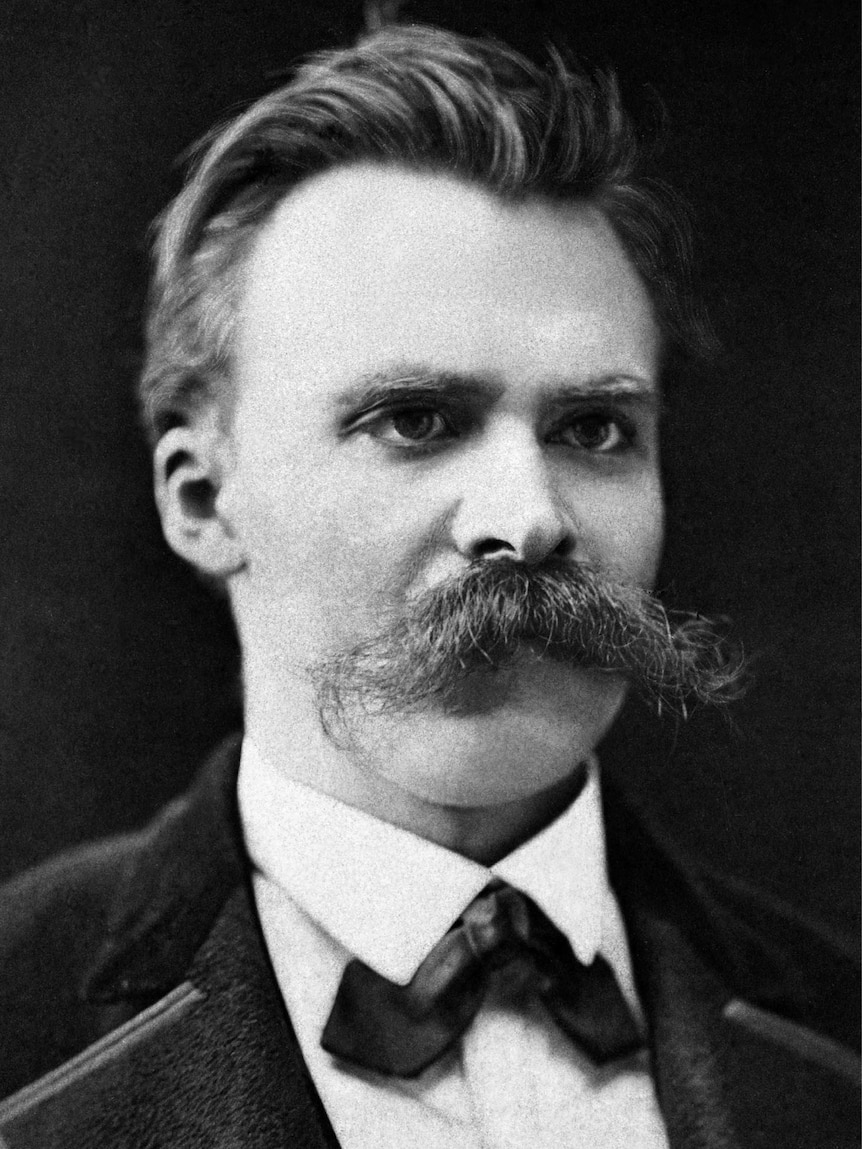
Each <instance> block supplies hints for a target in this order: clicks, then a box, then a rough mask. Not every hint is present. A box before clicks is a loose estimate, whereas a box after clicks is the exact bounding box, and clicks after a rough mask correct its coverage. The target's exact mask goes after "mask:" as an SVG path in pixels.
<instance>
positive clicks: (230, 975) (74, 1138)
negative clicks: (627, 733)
mask: <svg viewBox="0 0 862 1149" xmlns="http://www.w3.org/2000/svg"><path fill="white" fill-rule="evenodd" d="M237 763H238V743H237V742H236V741H234V742H233V743H232V744H230V745H229V746H227V747H225V748H223V749H222V751H221V752H220V753H219V754H218V755H217V756H216V757H215V758H214V759H213V760H212V762H211V763H210V764H209V765H208V766H207V767H206V768H205V770H204V771H203V773H202V774H201V776H200V777H199V779H198V781H197V782H196V784H195V785H194V787H193V788H192V790H191V791H190V792H189V794H188V795H186V796H185V797H183V798H181V799H179V800H178V801H176V802H174V803H173V804H172V805H171V806H169V807H168V808H167V809H166V810H165V812H164V813H163V814H162V815H161V816H160V817H158V818H157V819H156V820H155V822H154V823H153V824H152V825H151V826H150V827H149V828H147V829H146V830H144V831H143V832H141V833H138V834H133V835H129V836H124V837H121V838H117V839H113V840H111V841H108V842H105V843H101V844H98V845H95V846H92V847H89V848H85V849H83V850H78V851H76V852H74V853H71V854H69V855H66V856H65V857H63V858H61V859H58V860H57V861H54V862H52V863H49V864H47V865H45V866H43V867H41V868H39V869H37V870H35V871H32V872H31V873H29V874H26V875H24V876H22V877H20V878H18V879H17V880H15V881H14V882H13V883H12V884H11V885H9V886H7V887H6V888H5V890H3V891H2V893H0V970H2V982H3V985H2V991H0V1009H2V1012H1V1013H0V1027H2V1029H0V1040H2V1046H0V1096H4V1097H6V1096H7V1095H9V1094H11V1095H12V1096H10V1097H9V1098H8V1100H7V1101H6V1102H5V1103H2V1104H0V1136H2V1138H3V1139H5V1145H6V1146H9V1147H10V1149H24V1147H25V1146H26V1147H32V1149H36V1147H39V1149H53V1147H56V1149H59V1147H60V1146H62V1147H63V1149H77V1147H84V1146H86V1147H87V1149H108V1147H110V1149H118V1147H129V1149H141V1147H142V1146H171V1147H178V1149H183V1147H194V1149H203V1147H209V1146H214V1147H215V1146H219V1147H228V1146H230V1147H233V1146H237V1147H239V1146H242V1147H249V1149H254V1147H260V1149H264V1147H266V1149H286V1147H290V1149H312V1147H314V1149H322V1147H323V1146H334V1145H336V1144H337V1142H336V1140H335V1137H334V1135H333V1132H332V1130H331V1127H330V1125H329V1122H328V1121H327V1118H326V1115H325V1113H324V1111H323V1108H322V1106H321V1103H320V1101H319V1099H318V1097H317V1094H316V1092H315V1089H314V1086H313V1084H312V1083H311V1081H310V1079H309V1077H308V1074H307V1071H306V1069H305V1065H304V1063H303V1060H302V1057H301V1055H300V1052H299V1048H298V1045H297V1042H296V1038H295V1036H294V1034H293V1030H292V1028H291V1023H290V1019H289V1017H288V1015H287V1013H286V1010H285V1008H284V1005H283V1003H282V999H281V996H280V993H279V990H278V987H277V985H276V982H275V980H274V977H273V974H272V970H271V968H270V964H269V960H268V957H267V954H266V950H265V947H264V944H263V941H262V937H261V933H260V929H259V925H258V922H257V918H256V915H255V911H254V902H253V898H252V893H251V888H250V885H249V881H248V872H247V866H246V862H245V858H244V856H243V851H242V846H241V838H240V833H239V828H238V823H237V816H236V809H235V797H234V795H235V781H236V770H237ZM605 805H606V819H607V833H608V851H609V859H610V868H611V880H612V882H613V884H614V887H615V889H616V891H617V895H618V897H619V899H620V903H621V906H622V908H623V913H624V916H625V919H626V923H627V928H628V931H629V936H630V941H631V946H632V955H633V959H634V964H635V970H636V976H637V980H638V985H639V990H640V993H641V996H642V1000H643V1003H644V1008H645V1010H646V1013H647V1016H648V1019H649V1024H650V1041H651V1045H652V1052H653V1059H654V1060H653V1067H654V1073H655V1079H656V1083H657V1088H658V1094H659V1099H660V1103H661V1106H662V1109H663V1111H664V1115H665V1119H666V1122H667V1126H668V1130H669V1135H670V1140H671V1144H672V1146H673V1149H732V1147H737V1149H742V1147H749V1146H751V1147H757V1146H769V1147H774V1149H791V1147H794V1146H798V1147H799V1149H803V1147H804V1149H812V1147H815V1146H821V1147H823V1149H826V1147H828V1149H837V1147H839V1146H850V1145H856V1144H858V1139H859V1134H858V1127H857V1113H858V1093H857V1091H856V1090H855V1088H854V1083H853V1077H854V1076H855V1075H856V1073H857V1072H858V1065H857V1062H856V1058H855V1056H854V1054H853V1053H852V1052H851V1049H850V1048H849V1047H850V1046H852V1045H853V1043H854V1033H855V1029H856V1024H857V1020H858V1011H857V1009H856V1008H855V1006H854V1004H853V1002H854V1000H855V997H856V992H857V984H858V979H857V975H856V970H855V967H854V964H853V962H852V961H851V960H850V959H849V957H848V955H847V954H846V953H845V952H844V951H843V950H842V948H841V947H839V946H836V945H835V944H834V943H833V942H831V941H829V940H827V939H826V938H825V937H824V936H823V934H822V933H819V932H817V931H815V930H813V929H812V928H810V927H809V926H807V925H805V924H803V923H801V922H800V921H799V920H797V919H795V918H794V917H793V916H792V915H791V914H789V913H788V912H787V911H786V910H785V909H782V908H778V907H776V906H774V905H772V904H770V903H769V902H767V901H765V900H764V899H762V898H758V897H756V896H754V895H753V894H752V893H751V892H750V891H748V890H747V889H743V888H742V887H741V886H738V885H736V884H734V883H729V882H726V881H721V880H718V879H717V878H715V877H714V876H713V877H705V876H704V875H703V874H702V873H695V872H694V871H693V870H692V869H691V867H690V866H688V865H686V864H683V863H681V862H680V860H679V859H678V858H677V857H675V855H674V852H673V850H672V849H671V848H669V847H668V845H667V844H666V843H661V842H659V841H658V840H657V839H656V837H655V835H654V833H651V832H648V831H647V830H645V829H644V826H643V824H642V822H641V820H640V819H639V818H636V817H634V816H633V815H632V813H631V811H630V810H629V809H628V808H627V807H626V804H625V802H624V801H623V800H622V798H621V797H620V796H619V795H618V794H616V793H614V792H606V796H605Z"/></svg>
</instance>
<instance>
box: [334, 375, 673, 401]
mask: <svg viewBox="0 0 862 1149" xmlns="http://www.w3.org/2000/svg"><path fill="white" fill-rule="evenodd" d="M504 391H505V384H503V383H502V382H501V381H500V380H499V379H494V378H492V377H488V376H482V375H472V374H461V373H459V372H449V371H435V370H432V369H429V368H425V367H421V366H416V367H414V366H410V367H398V368H393V369H389V370H383V371H375V372H371V373H369V374H367V375H362V376H360V377H359V378H358V379H355V380H353V381H352V382H351V384H350V386H349V387H347V389H346V390H344V391H342V392H341V393H340V394H339V395H337V396H336V398H335V403H336V406H337V407H338V408H339V409H340V410H342V411H343V410H347V409H351V410H354V411H356V410H359V411H363V410H365V411H367V410H370V409H372V408H374V407H376V406H378V405H380V404H383V403H387V402H391V401H392V400H393V399H398V398H414V397H416V398H421V397H422V396H427V397H428V398H437V399H450V400H451V399H456V400H460V401H461V402H464V401H465V400H470V399H474V400H476V399H484V400H485V401H493V400H495V399H498V398H499V397H500V396H501V395H502V394H503V392H504ZM542 397H543V400H544V401H545V403H548V404H550V405H552V406H563V405H565V404H567V403H583V402H589V401H590V400H608V399H613V400H616V401H623V402H625V401H631V402H638V403H646V404H650V405H653V404H657V403H658V397H659V388H658V384H657V383H656V382H654V381H653V380H652V379H650V378H647V377H645V376H642V375H632V374H628V373H625V372H619V373H615V372H612V373H609V374H607V375H600V376H595V377H588V378H586V379H584V380H578V381H575V380H573V379H550V380H548V383H547V384H546V387H545V389H544V393H543V396H542Z"/></svg>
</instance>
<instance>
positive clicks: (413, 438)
mask: <svg viewBox="0 0 862 1149" xmlns="http://www.w3.org/2000/svg"><path fill="white" fill-rule="evenodd" d="M366 427H367V429H368V432H369V434H371V435H372V436H373V437H374V438H375V439H378V440H380V441H382V442H384V443H391V444H392V445H393V446H410V445H416V446H421V445H423V444H425V443H434V442H437V441H438V440H441V439H446V438H448V437H449V436H450V435H451V434H452V428H451V427H450V425H449V423H448V422H447V421H446V419H444V417H443V416H442V415H441V414H440V412H439V411H436V410H434V409H433V408H430V407H406V408H404V409H403V410H400V411H385V412H381V414H380V415H378V416H377V417H376V418H375V419H372V420H369V422H368V423H367V424H366Z"/></svg>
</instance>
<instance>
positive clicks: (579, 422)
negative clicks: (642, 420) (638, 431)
mask: <svg viewBox="0 0 862 1149" xmlns="http://www.w3.org/2000/svg"><path fill="white" fill-rule="evenodd" d="M557 437H558V441H559V442H562V443H563V444H565V445H566V446H569V447H578V448H579V449H580V450H582V451H595V452H597V453H606V452H610V451H615V450H617V449H618V448H620V447H626V446H630V445H631V443H632V441H633V439H634V433H633V431H632V429H631V428H630V427H628V426H624V425H623V423H622V420H621V419H619V418H618V417H616V416H612V415H602V414H595V415H580V416H578V417H577V418H576V419H572V420H571V421H570V422H568V423H566V424H565V425H564V426H563V427H561V428H560V430H559V431H558V432H557Z"/></svg>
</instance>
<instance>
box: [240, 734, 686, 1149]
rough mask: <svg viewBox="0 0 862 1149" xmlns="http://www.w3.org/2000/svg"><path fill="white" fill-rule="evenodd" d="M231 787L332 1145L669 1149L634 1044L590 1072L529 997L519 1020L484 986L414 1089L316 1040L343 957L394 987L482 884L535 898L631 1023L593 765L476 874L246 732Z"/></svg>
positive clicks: (264, 920) (628, 981) (628, 982)
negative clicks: (463, 1025)
mask: <svg viewBox="0 0 862 1149" xmlns="http://www.w3.org/2000/svg"><path fill="white" fill-rule="evenodd" d="M238 786H239V806H240V817H241V820H242V826H243V833H244V836H245V842H246V848H247V850H248V853H249V856H250V858H251V861H252V864H253V866H254V873H253V886H254V894H255V900H256V905H257V910H258V914H259V916H260V920H261V926H262V929H263V934H264V938H265V940H266V945H267V949H268V951H269V954H270V957H271V960H272V963H273V968H274V971H275V975H276V979H277V981H278V984H279V988H280V990H281V993H282V996H283V997H284V1001H285V1004H286V1006H287V1009H288V1013H289V1014H290V1017H291V1020H292V1022H293V1026H294V1029H295V1031H296V1035H297V1039H298V1041H299V1045H300V1048H301V1050H302V1054H303V1057H304V1058H305V1061H306V1064H307V1066H308V1069H309V1072H310V1074H311V1077H312V1080H313V1081H314V1084H315V1086H316V1088H317V1091H318V1093H319V1095H320V1098H321V1100H322V1102H323V1104H324V1107H325V1109H326V1111H327V1113H328V1115H329V1118H330V1121H331V1122H332V1125H333V1128H334V1129H335V1132H336V1134H337V1136H338V1138H339V1140H340V1142H341V1144H342V1146H343V1147H344V1149H371V1147H374V1149H390V1147H391V1149H396V1147H397V1149H413V1147H415V1149H419V1147H422V1149H443V1147H449V1149H451V1147H453V1146H457V1147H458V1149H461V1147H463V1149H510V1147H511V1149H514V1147H515V1146H524V1145H531V1146H534V1147H535V1149H545V1147H548V1149H550V1147H552V1146H553V1147H555V1149H559V1147H562V1146H583V1147H584V1149H588V1147H589V1149H611V1147H618V1146H620V1145H626V1146H627V1147H628V1146H631V1147H633V1149H634V1147H638V1149H640V1147H642V1149H667V1138H666V1134H665V1131H664V1125H663V1122H662V1119H661V1115H660V1112H659V1109H658V1105H657V1102H656V1099H655V1093H654V1089H653V1084H652V1078H651V1077H650V1073H649V1062H648V1055H647V1053H646V1051H642V1052H640V1053H638V1054H636V1055H634V1056H632V1057H629V1058H627V1059H625V1060H621V1061H619V1062H615V1063H612V1064H611V1065H607V1066H603V1067H597V1066H594V1065H593V1063H592V1062H591V1061H590V1060H589V1059H588V1058H587V1057H586V1056H584V1055H583V1054H581V1053H580V1052H579V1051H578V1049H577V1047H576V1046H575V1045H574V1044H573V1043H572V1042H571V1041H570V1040H569V1039H568V1038H567V1037H565V1035H564V1034H563V1033H562V1031H561V1030H560V1029H559V1028H558V1027H557V1026H556V1024H555V1023H554V1022H553V1020H552V1019H551V1018H550V1016H549V1015H548V1014H547V1012H546V1011H545V1010H544V1008H543V1007H542V1006H541V1005H540V1004H538V1003H536V1004H534V1005H531V1006H529V1007H527V1008H526V1009H525V1008H520V1009H517V1010H515V1009H513V1008H512V1006H511V1005H510V1003H509V1002H508V1001H507V1000H506V999H504V998H503V997H502V996H498V995H496V994H495V993H494V992H491V993H490V994H489V995H488V996H487V997H486V999H485V1001H484V1003H483V1005H482V1007H481V1009H480V1010H479V1013H478V1014H477V1016H476V1018H475V1020H474V1021H473V1023H472V1024H471V1026H470V1027H469V1029H468V1030H467V1032H466V1034H465V1035H464V1037H463V1038H462V1039H461V1041H460V1042H459V1043H458V1044H457V1045H456V1047H455V1048H453V1049H452V1050H451V1051H450V1052H449V1053H447V1054H446V1055H445V1056H444V1057H443V1058H442V1059H441V1060H440V1061H438V1062H436V1063H435V1064H434V1065H432V1066H431V1067H430V1068H429V1069H427V1070H425V1072H424V1073H422V1074H421V1075H420V1076H419V1077H418V1078H415V1079H411V1080H405V1079H400V1078H395V1077H388V1076H385V1075H381V1074H377V1073H373V1072H371V1071H368V1070H358V1069H355V1068H352V1067H350V1066H347V1065H345V1064H344V1063H343V1062H341V1061H339V1060H338V1059H337V1058H334V1057H332V1056H331V1055H330V1054H328V1053H326V1052H325V1051H324V1050H323V1049H322V1048H321V1046H320V1037H321V1034H322V1032H323V1028H324V1026H325V1024H326V1019H327V1017H328V1016H329V1012H330V1010H331V1009H332V1004H333V1002H334V1000H335V995H336V992H337V989H338V985H339V982H340V980H341V976H342V974H343V972H344V968H345V966H346V965H347V963H348V961H350V960H351V959H352V958H354V957H356V958H359V959H360V960H361V961H363V962H365V963H366V964H367V965H368V966H370V967H371V968H372V969H374V970H375V971H376V972H377V973H379V974H381V975H382V976H383V977H386V978H388V979H389V980H391V981H394V982H397V983H398V984H401V985H406V984H407V983H408V982H409V981H410V980H411V978H412V977H413V975H414V974H415V972H416V970H417V969H418V967H419V965H420V964H421V962H422V961H423V960H424V958H425V957H426V956H427V955H428V953H429V951H430V950H431V949H432V947H433V946H434V945H435V944H436V943H437V942H438V941H439V940H440V939H441V938H442V937H443V936H444V935H445V933H446V932H447V931H448V929H449V928H450V927H451V926H452V924H453V922H455V921H456V919H457V918H458V917H459V916H460V915H461V913H462V912H463V911H464V909H466V907H467V906H468V905H469V903H470V902H471V901H472V900H473V899H474V898H475V897H476V896H477V895H478V894H479V893H481V891H482V890H483V889H484V888H485V886H486V885H487V884H488V882H489V881H491V880H492V879H493V878H495V877H496V878H501V879H502V880H503V881H505V882H508V883H509V884H510V885H512V886H514V887H516V888H517V889H519V890H521V891H523V892H524V893H525V894H527V895H528V896H529V897H531V898H532V899H533V901H535V902H536V904H537V905H538V906H539V907H540V908H541V909H542V910H543V911H544V912H545V913H546V914H547V916H548V917H549V918H550V920H551V921H552V922H553V923H554V924H555V925H556V926H557V928H558V929H560V930H561V931H562V932H563V933H564V934H565V935H566V936H567V938H568V939H569V941H570V943H571V945H572V949H573V950H574V952H575V954H576V956H577V957H578V959H579V960H580V961H581V962H583V963H584V964H589V963H590V962H591V961H592V960H593V958H594V957H595V955H596V954H597V953H599V952H600V953H602V954H603V955H604V957H605V958H606V959H607V961H608V962H609V963H610V965H611V967H612V968H613V970H614V972H615V974H616V976H617V980H618V982H619V984H620V988H621V989H622V992H623V994H624V996H625V997H626V999H627V1001H628V1003H629V1005H630V1006H631V1007H632V1010H633V1012H634V1014H635V1016H636V1017H637V1018H639V1019H642V1015H641V1011H640V1007H639V1003H638V1001H637V995H636V993H635V988H634V981H633V977H632V971H631V962H630V958H629V953H628V946H627V942H626V937H625V930H624V927H623V923H622V919H621V916H620V912H619V907H618V906H617V903H616V899H615V898H614V896H613V893H612V891H611V890H610V887H609V884H608V880H607V874H606V868H605V852H604V829H603V825H602V816H601V802H600V797H599V786H598V770H597V764H596V763H595V761H591V762H590V764H589V771H588V778H587V782H586V785H585V786H584V789H583V791H582V792H581V794H580V795H579V797H578V798H577V800H576V801H575V802H574V803H572V805H571V806H570V807H569V808H568V809H567V810H566V811H565V812H564V813H563V814H562V815H561V816H560V817H559V818H557V819H556V820H555V821H554V822H552V823H551V824H550V825H549V826H547V827H545V829H544V830H542V831H541V832H540V833H539V834H537V835H535V836H534V837H533V838H531V839H530V840H529V841H527V842H525V843H524V844H522V845H521V846H519V847H518V848H517V849H516V850H514V851H512V853H510V854H509V855H507V856H506V857H505V858H503V859H502V860H501V861H499V862H497V863H496V864H495V865H493V866H492V867H490V868H489V867H485V866H483V865H480V864H478V863H476V862H473V861H471V860H469V859H467V858H464V857H462V856H461V855H459V854H456V853H454V852H453V851H451V850H447V849H445V848H443V847H441V846H438V845H436V844H435V843H432V842H428V841H426V840H425V839H423V838H419V837H417V836H416V835H414V834H411V833H410V832H408V831H406V830H403V829H400V828H399V827H396V826H393V825H391V824H389V823H387V822H383V821H381V820H380V819H378V818H374V817H373V816H371V815H369V814H366V813H364V812H363V811H360V810H356V809H353V808H352V807H350V806H347V805H345V804H344V803H342V802H339V801H337V800H336V799H334V798H331V797H329V796H328V795H324V794H320V793H318V792H317V791H315V790H313V789H311V788H310V787H308V786H304V785H302V784H301V783H298V782H294V781H292V780H290V779H288V778H286V777H285V776H284V775H283V774H282V773H281V772H280V771H279V770H278V769H277V768H276V767H275V766H274V765H273V764H271V763H269V762H267V761H266V760H265V759H264V758H263V757H262V756H261V755H260V754H259V753H258V751H257V750H256V749H255V747H254V745H253V743H252V742H251V741H250V740H248V739H246V741H245V742H244V744H243V751H242V761H241V766H240V774H239V783H238Z"/></svg>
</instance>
